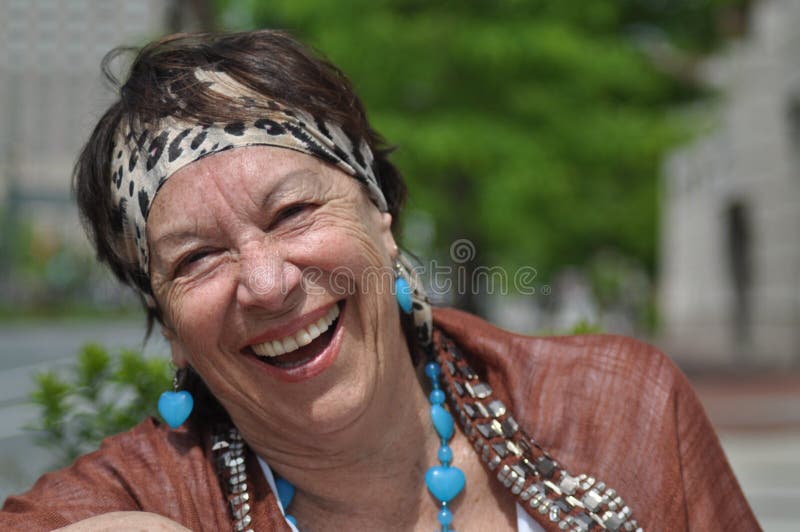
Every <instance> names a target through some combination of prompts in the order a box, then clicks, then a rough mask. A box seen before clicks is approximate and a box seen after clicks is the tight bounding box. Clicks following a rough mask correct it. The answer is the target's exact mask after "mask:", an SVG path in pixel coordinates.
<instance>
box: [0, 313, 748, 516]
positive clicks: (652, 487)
mask: <svg viewBox="0 0 800 532" xmlns="http://www.w3.org/2000/svg"><path fill="white" fill-rule="evenodd" d="M434 321H435V325H436V327H437V328H439V329H440V330H442V331H443V332H444V333H445V334H447V335H448V336H449V337H450V338H452V340H453V341H454V342H455V343H456V344H457V345H458V346H459V347H460V349H461V351H462V353H463V355H464V356H465V358H466V359H468V360H469V361H470V362H471V364H472V365H473V367H474V368H475V370H476V371H477V372H478V373H480V374H481V375H482V376H483V378H484V380H485V382H487V383H488V384H489V385H490V386H491V387H492V389H494V390H495V395H496V396H498V398H499V399H501V400H502V401H503V402H504V403H505V404H506V405H508V407H509V408H510V410H511V411H512V412H513V413H514V417H515V418H516V419H517V421H518V422H519V424H520V426H521V427H522V428H523V429H524V430H525V431H526V432H527V433H528V434H529V435H530V436H532V437H533V438H535V439H536V440H537V442H538V443H539V444H540V445H541V446H542V447H543V448H544V449H546V450H547V451H549V453H550V455H552V456H553V457H554V458H555V459H557V460H558V461H559V463H561V464H562V465H563V466H564V467H565V468H566V469H568V470H569V471H573V472H584V473H587V474H590V475H594V476H596V477H598V478H601V479H603V480H604V481H605V482H606V483H607V484H608V485H609V486H613V487H615V488H616V490H617V492H618V493H619V494H620V495H621V496H622V497H623V498H624V499H625V501H626V504H628V505H629V506H630V507H631V508H632V509H633V512H634V517H635V518H636V520H637V521H638V523H639V526H642V527H643V528H644V529H645V530H648V531H650V530H666V531H678V530H698V531H710V530H726V531H738V530H742V531H752V530H759V529H760V527H759V525H758V523H757V522H756V519H755V517H754V515H753V513H752V511H751V510H750V507H749V505H748V504H747V501H746V500H745V498H744V495H743V494H742V491H741V489H740V487H739V485H738V483H737V481H736V478H735V477H734V475H733V472H732V471H731V468H730V465H729V464H728V462H727V460H726V458H725V455H724V454H723V452H722V448H721V447H720V444H719V440H718V438H717V436H716V434H715V433H714V430H713V429H712V427H711V424H710V423H709V421H708V418H707V417H706V415H705V413H704V411H703V408H702V406H701V405H700V403H699V401H698V399H697V397H696V396H695V394H694V392H693V391H692V389H691V387H690V385H689V383H688V382H687V380H686V378H685V377H684V376H683V374H682V373H681V372H680V371H679V370H678V369H677V368H676V367H675V365H674V364H673V363H672V362H671V361H670V360H669V359H668V358H667V357H666V356H664V355H663V354H661V353H660V352H659V351H657V350H656V349H655V348H653V347H651V346H649V345H647V344H644V343H642V342H639V341H637V340H633V339H631V338H626V337H621V336H612V335H586V336H565V337H527V336H521V335H516V334H512V333H509V332H507V331H503V330H500V329H498V328H495V327H493V326H492V325H490V324H488V323H486V322H484V321H482V320H481V319H479V318H477V317H475V316H472V315H469V314H466V313H464V312H460V311H457V310H453V309H435V310H434ZM210 456H211V450H210V438H209V436H208V435H207V434H198V433H194V432H189V431H186V430H177V431H175V430H170V429H169V428H167V427H166V426H164V425H160V424H158V423H157V422H156V421H154V420H152V419H148V420H146V421H144V422H143V423H141V424H140V425H138V426H137V427H135V428H134V429H132V430H130V431H128V432H125V433H122V434H118V435H116V436H112V437H110V438H108V439H106V440H105V441H104V442H103V444H102V445H101V447H100V449H99V450H98V451H95V452H93V453H91V454H88V455H85V456H83V457H81V458H79V459H78V460H77V461H76V462H75V463H74V464H73V465H72V466H70V467H68V468H65V469H62V470H60V471H56V472H53V473H48V474H46V475H44V476H42V477H41V478H40V479H39V480H38V481H37V482H36V484H35V485H34V486H33V488H31V490H30V491H28V492H26V493H24V494H22V495H19V496H13V497H9V498H8V499H7V500H6V502H5V505H4V506H3V510H2V512H0V529H2V530H26V531H32V530H51V529H53V528H58V527H61V526H65V525H68V524H71V523H74V522H76V521H80V520H82V519H86V518H88V517H91V516H94V515H99V514H102V513H107V512H113V511H137V510H139V511H148V512H153V513H157V514H161V515H163V516H166V517H168V518H170V519H172V520H174V521H176V522H178V523H181V524H183V525H184V526H186V527H187V528H190V529H192V530H197V531H200V530H209V531H212V530H213V531H218V530H232V519H231V515H230V510H229V508H228V507H227V505H226V503H225V500H224V498H223V493H222V490H221V488H220V484H219V480H218V478H217V475H216V472H215V470H214V466H213V464H212V463H211V460H210V458H209V457H210ZM247 472H248V478H249V479H250V493H251V517H252V524H251V525H250V527H251V528H253V529H254V530H256V531H261V530H274V531H288V527H287V526H286V523H285V521H284V519H283V517H282V515H281V513H280V510H279V508H278V506H277V504H276V501H275V497H274V495H273V494H272V491H271V490H270V489H269V486H268V485H267V483H266V480H265V479H264V476H263V474H262V472H261V471H260V468H259V464H258V461H257V460H255V459H254V458H252V457H251V459H248V460H247ZM509 496H511V495H510V494H509ZM525 508H526V510H529V511H530V512H531V515H533V517H534V519H535V520H536V521H537V522H538V523H540V524H541V526H542V528H544V529H545V530H558V529H557V527H555V525H554V524H553V523H551V522H550V521H549V520H548V519H547V517H546V516H543V515H540V514H539V513H538V512H535V511H534V510H531V509H530V508H529V507H528V506H527V505H526V506H525Z"/></svg>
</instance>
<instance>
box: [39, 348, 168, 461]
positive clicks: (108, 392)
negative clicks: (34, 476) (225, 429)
mask: <svg viewBox="0 0 800 532" xmlns="http://www.w3.org/2000/svg"><path fill="white" fill-rule="evenodd" d="M35 382H36V386H35V389H34V391H33V393H32V394H31V400H32V401H33V403H34V404H35V405H36V406H38V407H39V408H40V411H41V416H40V419H39V421H38V422H37V423H36V424H35V425H34V426H31V427H28V428H29V429H30V430H34V431H36V441H37V443H38V444H39V445H42V446H43V447H47V448H50V449H52V450H53V451H55V454H56V460H57V465H59V466H63V465H67V464H69V463H71V462H72V461H73V460H74V459H75V458H76V457H77V456H79V455H81V454H84V453H86V452H89V451H91V450H93V449H95V448H96V447H97V446H98V445H99V443H100V441H101V440H102V439H103V438H105V437H106V436H109V435H111V434H116V433H117V432H122V431H124V430H127V429H129V428H131V427H132V426H134V425H135V424H137V423H139V422H140V421H142V420H143V419H144V418H145V417H147V416H155V415H156V414H157V406H156V405H157V401H158V396H159V394H160V393H161V392H163V391H164V390H166V389H168V388H169V387H170V371H169V365H168V363H167V361H166V360H164V359H160V358H144V357H142V355H141V353H138V352H136V351H130V350H123V351H121V352H120V353H118V354H116V355H113V356H112V354H110V353H109V352H108V351H107V350H106V349H105V348H103V347H101V346H99V345H95V344H89V345H86V346H84V347H83V349H82V350H81V352H80V354H79V355H78V359H77V361H76V363H75V365H74V366H73V367H71V368H68V370H67V371H66V372H57V371H48V372H45V373H40V374H38V375H36V377H35Z"/></svg>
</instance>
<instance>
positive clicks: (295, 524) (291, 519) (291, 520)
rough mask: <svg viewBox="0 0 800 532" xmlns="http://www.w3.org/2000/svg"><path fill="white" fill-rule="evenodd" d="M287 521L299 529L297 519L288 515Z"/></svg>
mask: <svg viewBox="0 0 800 532" xmlns="http://www.w3.org/2000/svg"><path fill="white" fill-rule="evenodd" d="M286 520H287V521H289V522H290V523H292V524H293V525H294V526H295V528H297V519H295V518H294V516H293V515H287V516H286Z"/></svg>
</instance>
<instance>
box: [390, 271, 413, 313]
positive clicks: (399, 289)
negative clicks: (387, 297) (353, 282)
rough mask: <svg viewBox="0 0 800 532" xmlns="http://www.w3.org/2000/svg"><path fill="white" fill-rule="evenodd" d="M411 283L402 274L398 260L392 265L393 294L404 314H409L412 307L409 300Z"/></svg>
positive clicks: (411, 302)
mask: <svg viewBox="0 0 800 532" xmlns="http://www.w3.org/2000/svg"><path fill="white" fill-rule="evenodd" d="M411 293H412V290H411V285H409V284H408V281H407V280H406V278H405V277H404V276H403V267H402V266H401V265H400V262H399V261H398V262H396V263H395V265H394V295H395V297H396V298H397V304H398V305H400V308H401V309H402V311H403V312H405V313H406V314H411V310H412V308H413V301H412V300H411Z"/></svg>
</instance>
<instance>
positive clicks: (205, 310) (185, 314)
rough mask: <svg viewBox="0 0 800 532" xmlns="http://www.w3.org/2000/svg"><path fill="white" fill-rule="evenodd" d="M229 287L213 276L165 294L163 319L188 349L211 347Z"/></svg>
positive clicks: (226, 302)
mask: <svg viewBox="0 0 800 532" xmlns="http://www.w3.org/2000/svg"><path fill="white" fill-rule="evenodd" d="M231 293H232V292H231V283H230V282H229V281H227V280H226V278H225V276H224V275H216V276H213V277H212V278H210V279H207V280H206V281H205V282H204V283H202V284H200V285H197V286H188V285H175V286H174V287H173V288H172V289H171V290H170V291H169V293H168V294H167V296H166V301H167V302H168V304H167V306H166V308H167V315H166V317H167V319H168V320H169V321H170V322H171V324H172V327H173V328H174V329H175V331H176V333H177V334H178V336H179V337H180V338H181V339H182V340H183V341H184V343H185V344H187V345H188V346H190V347H191V346H193V347H195V352H196V349H197V345H198V344H199V345H202V346H205V347H210V346H211V345H214V343H215V342H213V337H214V336H215V335H216V334H217V333H218V331H219V330H220V328H221V327H222V320H223V319H224V316H225V309H226V308H227V305H228V301H229V300H230V297H231Z"/></svg>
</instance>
